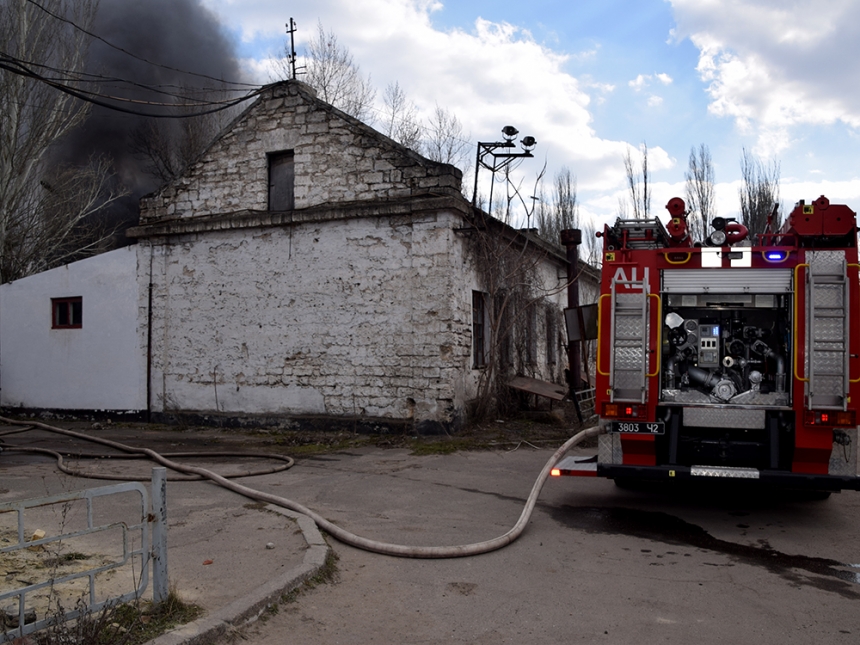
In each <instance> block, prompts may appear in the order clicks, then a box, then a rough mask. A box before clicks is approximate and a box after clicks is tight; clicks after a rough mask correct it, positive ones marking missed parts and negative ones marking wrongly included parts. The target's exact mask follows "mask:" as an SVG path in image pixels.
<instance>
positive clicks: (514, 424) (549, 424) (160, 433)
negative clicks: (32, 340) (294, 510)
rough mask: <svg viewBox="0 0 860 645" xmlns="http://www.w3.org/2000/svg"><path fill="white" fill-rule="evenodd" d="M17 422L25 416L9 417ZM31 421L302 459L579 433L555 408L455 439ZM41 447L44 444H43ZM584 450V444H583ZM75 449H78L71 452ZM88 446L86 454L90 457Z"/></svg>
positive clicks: (504, 443) (163, 446)
mask: <svg viewBox="0 0 860 645" xmlns="http://www.w3.org/2000/svg"><path fill="white" fill-rule="evenodd" d="M8 416H9V418H15V419H18V420H22V421H27V420H29V419H30V417H29V416H19V417H16V416H14V415H11V414H10V415H8ZM32 420H34V421H40V422H42V423H46V424H49V425H53V426H57V427H61V428H67V429H70V430H76V431H79V432H83V433H86V434H91V435H93V436H96V437H98V436H102V437H105V438H110V439H113V440H115V441H120V442H123V443H128V444H129V445H135V438H137V437H140V436H141V433H145V435H146V439H147V447H150V448H152V449H153V450H156V451H193V450H201V451H216V450H219V451H227V450H236V451H241V450H249V451H254V450H260V451H267V452H275V453H278V454H284V455H290V456H302V455H308V454H319V453H326V452H334V451H338V450H348V449H351V448H356V447H362V446H376V447H380V448H406V449H410V450H412V451H413V453H414V454H448V453H452V452H456V451H458V450H494V449H508V450H510V449H512V448H514V447H516V446H518V445H528V444H532V445H534V446H539V447H552V446H553V445H559V444H560V443H562V442H563V441H565V440H566V439H568V438H569V437H571V436H572V435H573V434H574V433H576V432H577V431H578V430H579V429H580V428H581V427H585V425H587V424H581V423H579V421H578V418H577V416H576V411H575V409H574V407H573V405H572V404H570V403H565V404H561V405H558V404H557V405H556V406H555V409H554V410H553V411H536V412H523V413H520V414H519V415H517V416H515V417H509V418H499V419H491V420H487V421H484V422H482V423H477V424H472V425H470V426H468V427H466V428H464V429H463V430H460V431H459V432H457V433H456V434H439V435H422V436H417V435H412V434H411V433H408V432H404V433H401V434H393V433H388V434H364V433H355V432H346V431H335V430H333V431H326V430H317V431H301V430H285V429H282V428H274V427H272V428H269V427H265V426H263V427H259V428H242V429H237V428H215V427H210V426H198V425H188V424H176V425H172V424H171V425H168V424H154V423H143V422H127V421H109V420H100V421H91V420H82V419H73V418H56V417H52V416H50V415H44V416H40V417H33V418H32ZM5 432H6V431H5V430H3V429H0V446H2V443H3V442H4V441H5V442H8V444H10V445H14V444H15V443H16V437H15V436H14V435H10V436H8V440H7V437H6V436H4V434H5ZM45 441H48V440H47V438H46V439H45ZM49 442H50V443H51V444H54V445H55V446H56V448H57V449H60V448H62V445H60V444H64V443H65V444H68V448H69V449H71V446H72V445H73V444H75V443H76V442H74V441H72V440H65V439H63V438H58V437H51V438H50V441H49ZM586 445H587V444H586ZM76 448H77V446H76ZM94 448H95V447H94V446H89V447H87V448H86V449H85V450H86V451H91V452H92V451H94Z"/></svg>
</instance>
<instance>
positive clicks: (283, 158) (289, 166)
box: [269, 150, 296, 211]
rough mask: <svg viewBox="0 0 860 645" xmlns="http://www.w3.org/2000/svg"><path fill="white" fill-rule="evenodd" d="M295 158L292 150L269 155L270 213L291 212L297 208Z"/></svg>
mask: <svg viewBox="0 0 860 645" xmlns="http://www.w3.org/2000/svg"><path fill="white" fill-rule="evenodd" d="M294 157H295V155H294V154H293V151H292V150H287V151H286V152H275V153H272V154H270V155H269V210H270V211H291V210H293V209H294V208H295V207H296V195H295V181H296V175H295V163H294Z"/></svg>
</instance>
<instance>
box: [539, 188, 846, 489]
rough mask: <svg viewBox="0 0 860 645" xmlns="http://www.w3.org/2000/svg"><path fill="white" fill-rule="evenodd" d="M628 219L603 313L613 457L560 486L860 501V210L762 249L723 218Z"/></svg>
mask: <svg viewBox="0 0 860 645" xmlns="http://www.w3.org/2000/svg"><path fill="white" fill-rule="evenodd" d="M666 208H667V209H668V210H669V214H670V216H671V220H670V222H669V224H667V225H665V226H664V225H663V224H662V223H661V221H660V220H659V219H656V218H655V219H650V220H630V219H619V220H618V221H617V222H616V223H615V225H614V226H608V225H607V226H606V227H605V228H604V231H603V232H602V233H600V234H598V235H599V236H601V237H602V238H603V249H604V251H603V273H602V279H601V292H600V293H601V295H600V298H599V301H598V303H597V329H598V339H597V352H596V354H597V365H596V379H595V388H596V389H595V412H596V413H597V415H598V417H599V424H600V426H601V429H602V430H603V433H602V434H601V435H600V436H599V446H598V454H597V455H596V457H594V458H592V459H590V460H587V461H583V459H582V458H577V457H567V458H565V459H563V460H562V461H561V462H559V464H558V465H557V466H556V468H555V469H554V471H553V474H554V475H595V476H602V477H610V478H614V479H616V480H617V481H619V482H620V481H630V480H647V479H652V480H654V479H656V480H667V481H668V480H673V479H675V480H679V479H686V478H730V479H757V480H760V481H762V482H768V483H771V484H776V485H779V486H786V487H792V488H811V489H814V490H819V491H836V490H841V489H855V490H857V489H860V478H858V470H857V461H858V460H857V452H858V451H857V421H858V420H857V408H858V403H860V320H858V316H857V314H860V310H858V303H860V293H858V286H859V285H858V268H860V267H858V259H857V223H856V219H855V213H854V212H853V211H852V210H851V209H850V208H848V207H847V206H844V205H837V204H831V203H830V202H829V200H828V199H827V198H826V197H824V196H822V197H819V198H818V199H816V200H815V201H813V202H812V203H810V204H807V203H804V202H802V201H801V202H800V203H798V204H797V206H796V207H795V208H794V210H793V211H792V212H791V214H790V215H789V216H788V218H787V220H786V222H785V224H784V225H783V226H782V228H781V229H780V230H779V231H778V232H771V233H767V234H764V235H757V236H755V238H754V239H749V237H750V236H749V235H748V231H747V229H746V227H744V226H743V225H741V224H739V223H737V222H735V221H733V220H726V219H723V218H714V220H713V221H712V222H711V225H712V227H713V231H711V232H710V234H709V235H708V238H707V239H706V240H704V241H702V242H700V243H696V242H694V240H692V239H691V238H690V235H689V231H688V227H687V220H686V207H685V204H684V201H683V200H681V199H679V198H674V199H672V200H671V201H670V202H669V204H668V205H667V206H666Z"/></svg>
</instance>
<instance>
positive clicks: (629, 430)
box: [610, 421, 666, 434]
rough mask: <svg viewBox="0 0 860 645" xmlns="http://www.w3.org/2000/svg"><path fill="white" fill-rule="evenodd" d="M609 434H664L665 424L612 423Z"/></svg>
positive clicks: (657, 422)
mask: <svg viewBox="0 0 860 645" xmlns="http://www.w3.org/2000/svg"><path fill="white" fill-rule="evenodd" d="M610 431H611V432H618V433H621V434H664V433H665V432H666V428H665V424H664V423H663V422H661V421H655V422H651V423H648V422H643V421H640V422H627V421H613V422H612V427H611V428H610Z"/></svg>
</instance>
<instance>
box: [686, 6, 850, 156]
mask: <svg viewBox="0 0 860 645" xmlns="http://www.w3.org/2000/svg"><path fill="white" fill-rule="evenodd" d="M670 2H671V3H672V6H673V8H674V10H675V17H676V20H677V25H678V26H677V28H676V29H675V30H674V34H673V35H674V37H675V39H681V38H685V37H689V38H690V40H691V41H692V42H693V44H694V45H695V46H696V47H697V48H698V49H699V52H700V54H699V64H698V71H699V74H700V76H701V78H702V79H703V80H704V81H705V82H706V83H707V84H708V90H707V91H708V94H709V97H710V106H709V110H710V112H711V113H712V114H715V115H718V116H727V117H730V118H733V119H734V120H735V122H736V123H737V125H738V126H739V127H740V128H741V130H742V132H748V133H753V134H755V135H756V136H757V137H758V141H757V145H756V148H755V152H757V153H759V154H763V155H774V154H777V153H779V152H781V151H783V150H785V149H786V148H788V147H789V146H790V145H791V144H792V129H793V128H795V127H796V126H800V125H830V124H834V123H837V122H841V123H843V124H846V125H847V126H849V127H851V128H857V127H860V83H859V82H858V81H860V38H858V35H860V34H858V28H860V3H858V2H856V0H829V1H827V2H820V1H818V0H795V1H794V2H791V3H786V2H784V1H782V0H670Z"/></svg>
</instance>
